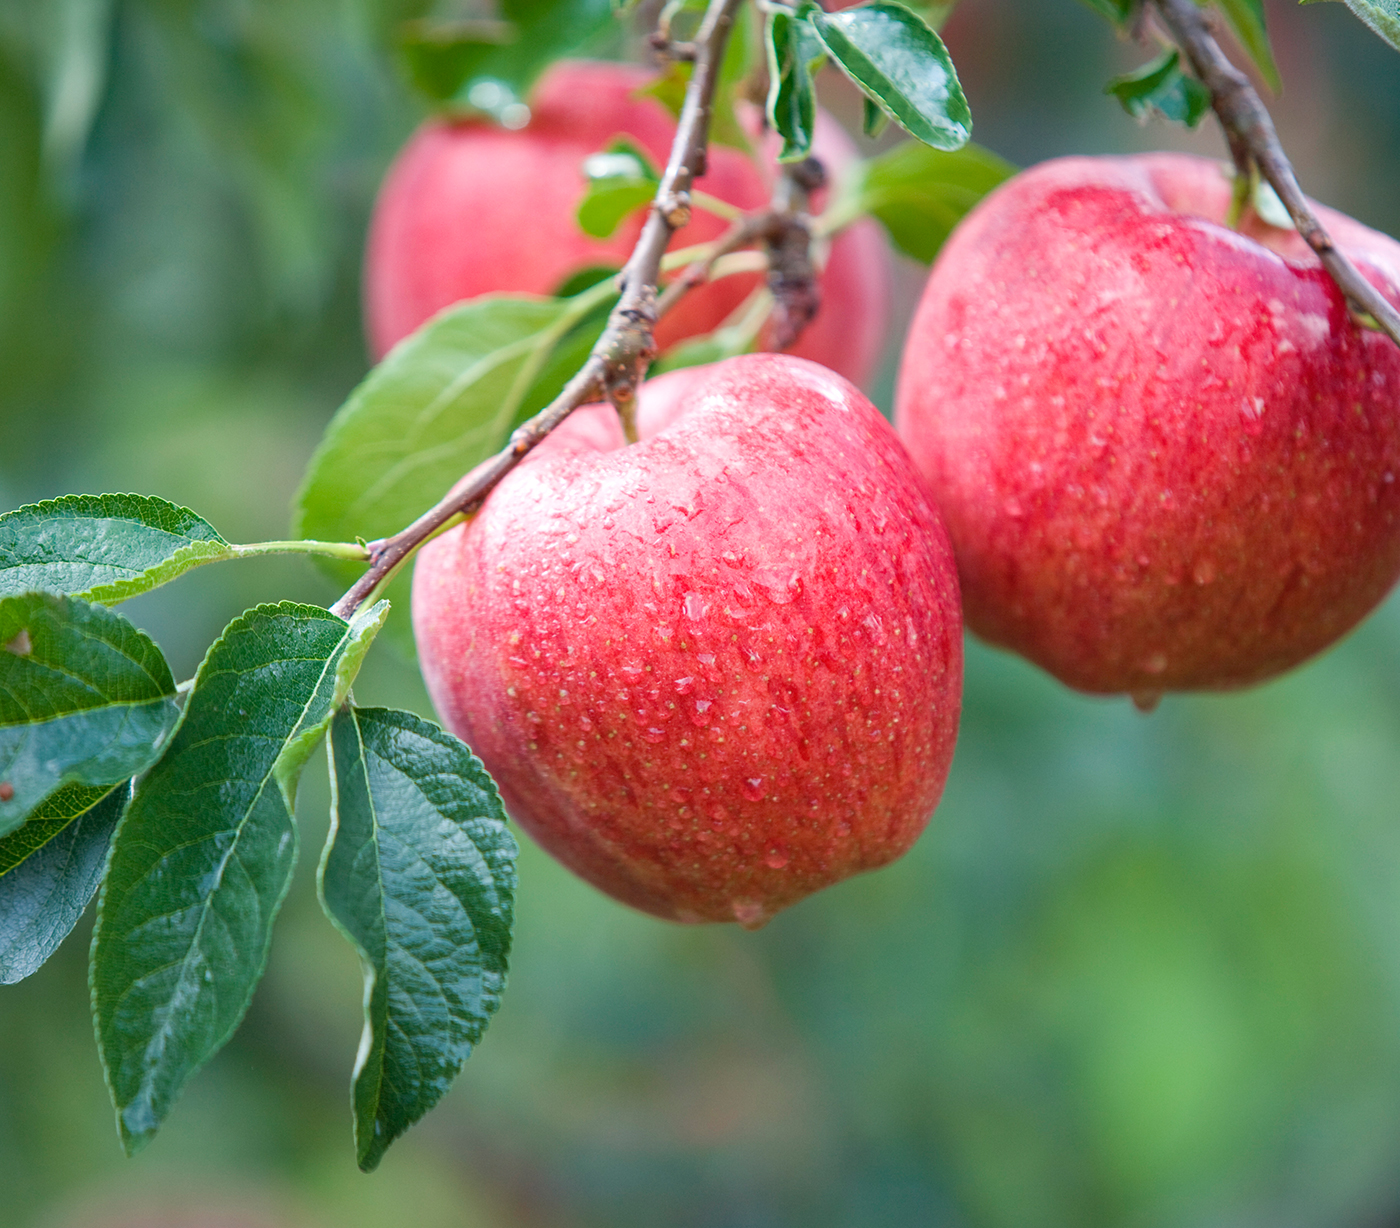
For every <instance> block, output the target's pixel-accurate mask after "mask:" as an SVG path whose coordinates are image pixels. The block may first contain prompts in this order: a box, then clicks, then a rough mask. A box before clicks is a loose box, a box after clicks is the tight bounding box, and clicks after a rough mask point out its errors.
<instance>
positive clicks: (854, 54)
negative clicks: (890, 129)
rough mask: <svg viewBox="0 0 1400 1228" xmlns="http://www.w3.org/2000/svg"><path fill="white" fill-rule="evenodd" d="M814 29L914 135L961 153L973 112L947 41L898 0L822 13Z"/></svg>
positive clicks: (862, 85) (816, 17)
mask: <svg viewBox="0 0 1400 1228" xmlns="http://www.w3.org/2000/svg"><path fill="white" fill-rule="evenodd" d="M811 21H812V26H813V28H814V29H815V30H816V33H817V36H818V37H819V38H820V39H821V41H822V43H823V44H825V46H826V49H827V51H829V52H830V53H831V57H832V59H834V60H835V61H836V62H837V63H838V64H839V65H840V66H841V68H842V69H843V70H844V71H845V72H846V74H847V75H848V76H849V77H850V78H851V80H853V81H854V82H855V83H856V84H857V85H858V86H860V88H861V89H862V90H863V91H864V92H865V94H866V96H867V97H869V98H871V99H872V100H873V101H874V102H876V103H877V104H878V105H879V106H880V107H881V108H882V109H883V110H884V111H885V112H887V113H888V115H889V116H890V118H891V119H893V120H894V121H895V122H896V123H897V124H900V125H901V126H902V127H903V128H904V129H905V130H906V131H907V132H908V133H909V134H910V135H911V136H915V137H917V138H918V139H919V140H921V141H923V142H924V143H925V144H927V145H932V146H933V147H934V148H935V149H960V148H961V147H962V146H963V145H965V144H966V143H967V140H968V137H969V136H971V134H972V113H971V111H969V110H968V106H967V99H966V98H965V97H964V96H963V91H962V86H961V85H960V84H959V83H958V75H957V72H956V71H955V70H954V68H953V61H952V59H951V58H950V57H949V55H948V50H947V48H946V47H944V45H943V40H942V39H940V38H939V37H938V35H937V34H935V33H934V32H933V30H932V29H930V28H929V26H928V25H927V24H925V23H924V22H923V21H922V20H921V19H920V18H919V17H918V16H916V15H915V14H914V13H911V12H910V11H909V10H908V9H906V8H904V7H903V6H902V5H898V4H894V3H891V0H873V2H872V3H870V4H862V5H859V6H857V7H856V8H851V9H845V10H843V11H841V12H839V13H822V12H815V13H813V14H812V18H811Z"/></svg>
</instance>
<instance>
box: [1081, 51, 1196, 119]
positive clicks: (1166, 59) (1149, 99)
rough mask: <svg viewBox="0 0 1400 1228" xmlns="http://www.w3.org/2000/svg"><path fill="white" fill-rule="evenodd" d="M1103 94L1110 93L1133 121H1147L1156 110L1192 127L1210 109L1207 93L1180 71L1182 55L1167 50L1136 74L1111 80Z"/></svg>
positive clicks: (1193, 78)
mask: <svg viewBox="0 0 1400 1228" xmlns="http://www.w3.org/2000/svg"><path fill="white" fill-rule="evenodd" d="M1104 93H1105V94H1112V95H1114V97H1116V98H1117V99H1118V101H1119V102H1121V103H1122V104H1123V110H1125V111H1126V112H1127V113H1128V114H1129V115H1131V116H1132V117H1133V118H1134V119H1138V120H1146V119H1147V118H1149V117H1150V116H1151V114H1152V113H1153V112H1154V111H1156V112H1157V113H1158V114H1160V115H1162V116H1164V117H1165V118H1167V119H1169V120H1172V121H1174V122H1175V123H1178V124H1185V125H1186V126H1187V127H1188V128H1194V127H1195V126H1196V125H1197V124H1199V123H1200V122H1201V119H1202V117H1204V115H1205V114H1206V112H1207V111H1209V110H1210V90H1208V89H1206V87H1205V86H1204V85H1202V84H1201V83H1200V82H1199V81H1197V80H1196V78H1195V77H1188V76H1187V75H1186V74H1185V73H1184V72H1182V71H1181V53H1180V52H1178V51H1167V52H1164V53H1163V54H1162V55H1159V56H1158V57H1157V58H1156V59H1155V60H1153V61H1152V62H1151V63H1149V64H1144V65H1143V66H1142V67H1141V68H1139V69H1138V70H1137V71H1136V72H1130V73H1127V74H1125V75H1124V76H1121V77H1114V78H1113V80H1112V81H1110V82H1109V83H1108V84H1107V85H1106V86H1104Z"/></svg>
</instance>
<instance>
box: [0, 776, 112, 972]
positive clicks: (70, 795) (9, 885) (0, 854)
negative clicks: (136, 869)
mask: <svg viewBox="0 0 1400 1228" xmlns="http://www.w3.org/2000/svg"><path fill="white" fill-rule="evenodd" d="M129 795H130V790H129V788H128V787H127V786H125V785H122V786H119V787H118V788H115V789H90V788H88V787H87V786H85V785H68V786H67V787H66V788H63V789H60V790H59V791H58V792H57V793H55V794H54V795H53V796H52V797H50V798H49V799H48V800H47V801H45V802H44V803H43V804H42V805H41V806H40V807H39V809H38V810H37V811H36V812H35V814H34V817H33V818H31V819H30V820H29V822H28V823H26V824H25V825H24V826H23V827H21V828H20V829H19V830H18V831H16V832H14V833H13V834H11V835H9V836H6V837H4V838H3V839H0V985H13V984H14V983H15V982H16V981H22V980H23V979H24V978H25V977H27V976H30V975H32V974H33V973H35V972H37V971H38V970H39V969H40V968H41V967H42V966H43V964H44V962H45V961H46V960H47V959H48V958H49V956H50V955H52V954H53V953H54V952H55V951H56V950H57V949H58V945H59V943H61V942H62V941H63V940H64V939H65V938H66V937H68V935H69V933H70V932H71V931H72V929H73V927H74V926H75V925H77V924H78V918H79V917H81V916H82V915H83V910H84V909H85V908H87V906H88V901H89V900H91V899H92V897H93V893H94V892H95V891H96V890H97V884H98V882H99V881H100V880H101V878H102V868H103V865H104V863H105V862H106V860H107V848H108V845H109V844H110V843H111V840H112V832H113V831H114V830H115V828H116V826H117V820H118V819H119V818H121V814H122V809H123V807H125V805H126V801H127V798H128V796H129Z"/></svg>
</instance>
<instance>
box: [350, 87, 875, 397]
mask: <svg viewBox="0 0 1400 1228" xmlns="http://www.w3.org/2000/svg"><path fill="white" fill-rule="evenodd" d="M653 76H654V73H651V72H649V71H648V70H646V69H644V68H641V67H638V66H636V65H629V64H613V63H601V62H594V61H584V60H572V61H567V60H566V61H562V62H560V63H557V64H555V65H554V66H553V67H552V68H550V69H549V71H548V72H547V73H545V75H544V77H542V78H541V80H540V82H539V84H538V85H537V87H536V88H535V91H534V93H533V95H532V96H531V99H530V112H531V113H530V122H529V123H528V125H527V126H526V127H524V128H522V129H520V130H518V131H507V130H506V129H504V128H501V127H499V126H497V125H496V124H494V123H491V122H489V121H487V120H481V119H476V120H462V121H455V122H454V121H450V120H441V119H439V120H432V121H430V122H428V123H426V124H424V125H423V127H422V128H420V129H419V130H418V132H417V133H416V134H415V135H414V136H413V138H412V139H411V140H410V141H409V142H408V144H407V145H406V146H405V148H404V149H403V151H402V152H401V153H400V154H399V156H398V158H397V159H396V161H395V162H394V165H393V166H392V167H391V168H390V170H389V173H388V175H387V177H386V178H385V180H384V184H383V187H382V188H381V189H380V193H379V199H378V201H377V202H376V204H375V209H374V216H373V218H372V219H371V222H370V231H369V248H368V251H367V253H366V257H365V318H366V323H367V327H368V330H369V337H370V347H371V349H372V350H373V351H374V354H375V357H376V358H380V357H382V356H383V355H384V354H385V353H386V352H387V351H388V349H389V348H390V347H391V346H392V345H394V344H395V343H396V342H397V341H399V340H400V339H402V338H403V337H406V336H407V335H408V334H409V333H411V332H412V331H413V330H414V329H416V328H417V327H418V326H419V325H420V324H422V323H423V322H424V321H425V320H427V319H428V318H429V317H430V316H432V315H434V314H435V313H437V312H438V311H441V310H442V309H443V308H444V307H447V306H449V305H450V304H452V303H455V302H457V301H458V300H459V299H464V298H472V297H475V296H476V295H479V294H489V293H493V292H513V293H523V294H553V293H555V292H556V291H557V290H558V289H559V287H560V286H561V285H563V284H564V282H565V281H567V280H568V278H569V277H571V276H572V275H573V274H575V273H577V272H579V271H580V270H583V269H587V268H589V267H593V266H599V265H606V266H612V267H620V266H621V265H622V264H623V263H624V262H625V261H626V259H627V256H628V255H629V254H630V253H631V251H632V247H633V246H634V244H635V243H636V240H637V235H638V233H639V232H640V230H641V225H642V217H641V214H640V213H639V214H637V215H636V216H634V217H632V218H630V219H628V220H627V221H625V222H624V223H623V224H622V225H621V226H619V227H618V229H617V232H616V233H615V234H614V235H612V236H611V237H610V238H608V239H605V240H598V239H592V238H590V237H589V236H588V235H586V234H584V232H583V231H582V230H580V229H579V226H578V222H577V220H576V218H575V214H576V211H577V209H578V204H579V201H580V200H581V199H582V197H583V194H584V190H585V186H586V185H585V181H584V178H583V170H582V168H583V163H584V160H585V159H586V158H587V157H588V156H589V155H590V154H594V153H597V152H598V151H599V150H601V149H603V148H604V147H605V146H606V145H607V144H608V142H609V141H610V140H611V139H612V138H613V137H615V136H618V135H626V136H629V137H631V138H632V139H633V140H634V141H636V142H637V143H638V144H639V145H640V146H641V147H642V148H643V149H645V150H646V151H647V153H648V154H649V155H650V156H651V157H652V158H653V159H654V160H655V162H656V164H657V165H658V166H664V165H665V163H666V160H667V157H668V155H669V153H670V148H671V140H672V138H673V137H674V136H675V131H676V122H675V120H674V119H673V118H672V116H671V113H670V112H669V111H668V110H666V108H665V107H664V106H662V104H661V103H660V102H658V101H657V100H656V99H655V98H651V97H648V96H646V95H645V94H641V93H639V92H638V91H640V90H641V89H642V88H643V87H644V86H645V85H646V84H647V83H648V82H649V81H650V80H651V79H652V77H653ZM770 144H771V142H770ZM814 152H815V153H816V155H817V156H818V157H819V158H821V159H822V161H823V163H824V165H825V166H826V168H827V171H828V174H829V175H830V176H831V177H832V179H833V181H834V182H835V181H839V179H840V177H841V176H842V175H843V174H844V173H845V172H846V168H847V167H848V166H850V165H852V164H853V163H854V160H855V157H856V154H855V148H854V146H853V145H852V144H851V141H850V139H849V138H848V137H847V136H846V134H845V133H844V132H842V131H841V128H840V126H839V125H837V124H836V123H835V121H834V120H832V119H831V118H830V117H829V116H827V115H825V114H821V115H819V116H818V122H817V128H816V139H815V144H814ZM707 156H708V171H707V173H706V174H705V175H704V176H702V177H701V178H700V179H699V180H697V181H696V188H697V189H698V190H701V191H704V192H707V193H709V194H710V195H712V196H716V197H719V198H720V199H722V200H725V201H727V202H729V203H730V204H732V205H736V206H738V207H739V208H742V209H756V208H760V207H761V206H763V205H764V204H765V203H767V201H768V199H769V196H770V194H771V190H772V180H773V176H774V173H775V172H774V166H773V164H772V163H771V162H768V163H766V164H763V165H760V163H759V162H758V161H755V160H754V159H753V158H751V157H749V156H748V155H747V154H745V153H743V152H741V151H740V150H738V149H734V148H730V147H728V146H725V145H717V144H711V146H710V149H709V152H708V155H707ZM823 195H824V194H819V195H818V197H817V198H816V199H815V200H814V205H816V206H819V205H820V201H821V199H822V196H823ZM728 225H729V223H728V222H726V221H724V220H723V219H721V218H718V217H716V216H714V215H713V214H709V213H706V212H704V211H703V210H702V209H700V208H699V207H697V208H696V209H695V210H694V211H693V214H692V220H691V222H690V224H689V225H688V226H685V227H683V228H682V229H681V230H680V232H679V233H678V234H677V235H676V237H675V239H674V240H673V241H672V247H674V248H679V247H686V246H690V245H692V244H695V243H703V242H706V241H707V240H710V239H714V238H717V237H718V236H719V235H720V234H722V233H723V232H724V231H725V230H726V229H727V227H728ZM891 277H892V273H891V265H890V255H889V246H888V244H887V243H886V241H885V238H884V236H883V234H882V233H881V231H880V228H879V226H878V225H877V224H876V223H875V222H873V221H871V220H870V219H868V218H867V219H865V220H863V221H861V222H858V223H856V224H855V225H854V226H851V227H850V228H849V229H847V230H845V231H843V232H842V233H841V234H840V235H838V236H837V237H836V239H835V240H834V241H833V242H832V243H831V247H830V255H829V258H828V259H827V262H826V267H825V269H824V270H823V273H822V276H821V292H822V302H823V306H822V309H821V310H820V312H819V313H818V315H817V318H816V319H815V320H814V321H813V322H812V324H811V325H810V326H809V327H808V329H807V330H806V332H805V333H804V334H803V335H802V337H800V338H799V339H798V342H797V344H796V345H795V346H794V347H793V349H792V352H793V353H795V354H799V355H801V356H803V357H806V358H811V359H813V360H815V361H817V362H821V363H823V364H825V365H826V366H829V367H831V368H832V369H833V370H834V371H837V372H839V373H840V374H842V375H844V376H846V377H847V378H848V379H850V380H852V381H854V382H855V383H858V384H861V383H865V382H866V381H867V380H868V379H869V378H870V377H871V375H872V374H873V373H874V371H875V367H876V365H877V363H878V362H879V359H880V355H881V352H882V351H883V349H884V346H885V342H886V340H887V338H888V333H889V310H890V307H889V303H890V282H891ZM756 285H758V275H757V274H743V275H737V276H733V277H726V278H722V279H720V280H718V281H714V282H711V283H710V284H708V285H706V286H702V287H700V288H699V289H697V290H694V291H692V292H690V293H689V294H687V295H686V297H685V298H684V299H682V300H681V302H680V303H679V304H678V305H677V306H676V307H675V308H674V309H673V310H672V311H671V312H669V313H668V314H667V315H666V317H665V318H664V319H663V320H662V321H661V323H660V326H659V328H658V329H657V341H658V343H659V344H660V345H661V347H662V348H663V349H665V348H666V347H668V346H671V345H674V344H675V343H676V342H677V341H680V340H683V339H684V338H686V337H692V336H696V335H699V334H701V333H708V332H710V331H712V330H713V329H715V328H717V327H719V325H720V324H722V323H723V322H724V320H725V318H726V317H727V316H728V315H729V314H730V313H731V312H733V311H734V310H735V309H736V308H738V307H739V306H740V305H741V304H742V303H743V301H744V299H745V298H746V297H747V296H748V295H749V293H750V292H751V291H752V290H753V289H754V287H755V286H756Z"/></svg>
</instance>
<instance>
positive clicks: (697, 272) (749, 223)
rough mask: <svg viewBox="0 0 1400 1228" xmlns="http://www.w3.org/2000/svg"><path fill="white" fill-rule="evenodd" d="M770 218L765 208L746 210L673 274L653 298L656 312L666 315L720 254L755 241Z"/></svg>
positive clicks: (699, 283) (707, 275) (706, 276)
mask: <svg viewBox="0 0 1400 1228" xmlns="http://www.w3.org/2000/svg"><path fill="white" fill-rule="evenodd" d="M772 224H773V220H772V217H771V215H770V214H769V211H768V210H767V209H764V210H761V211H760V212H758V213H750V214H746V215H745V216H744V217H741V218H740V219H739V220H738V221H737V222H735V223H734V224H733V225H732V226H731V227H730V228H729V229H728V230H726V231H725V232H724V233H723V234H722V235H720V237H719V238H718V239H716V240H715V241H714V244H713V245H712V246H711V248H710V250H709V251H707V252H706V253H705V254H704V255H703V256H701V257H700V258H699V259H698V260H696V261H694V262H693V263H692V264H691V265H690V266H689V268H687V269H686V270H685V271H684V272H683V273H681V274H680V275H679V276H678V277H674V278H672V279H671V281H670V282H669V283H668V284H667V286H666V289H664V290H663V291H662V292H661V296H660V298H658V299H657V300H656V314H657V315H658V316H663V315H665V314H666V313H667V312H668V311H670V309H671V308H672V307H674V306H675V305H676V303H677V302H679V301H680V299H681V297H682V296H683V295H684V294H686V293H687V292H688V291H690V290H694V289H695V288H696V287H697V286H702V285H704V284H705V282H707V281H708V280H709V279H710V273H711V272H712V271H713V269H714V266H715V264H716V263H717V262H718V261H719V259H720V257H722V256H727V255H728V254H729V253H730V252H736V251H738V250H739V249H740V248H741V247H747V246H748V245H749V244H750V243H754V242H757V240H758V239H759V238H761V237H762V236H763V235H764V234H766V233H767V232H768V230H769V228H770V227H771V226H772Z"/></svg>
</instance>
